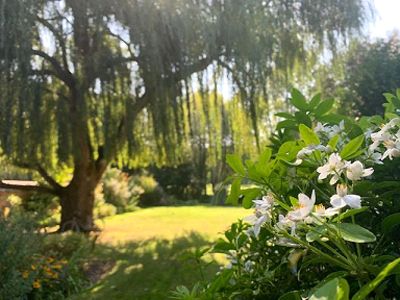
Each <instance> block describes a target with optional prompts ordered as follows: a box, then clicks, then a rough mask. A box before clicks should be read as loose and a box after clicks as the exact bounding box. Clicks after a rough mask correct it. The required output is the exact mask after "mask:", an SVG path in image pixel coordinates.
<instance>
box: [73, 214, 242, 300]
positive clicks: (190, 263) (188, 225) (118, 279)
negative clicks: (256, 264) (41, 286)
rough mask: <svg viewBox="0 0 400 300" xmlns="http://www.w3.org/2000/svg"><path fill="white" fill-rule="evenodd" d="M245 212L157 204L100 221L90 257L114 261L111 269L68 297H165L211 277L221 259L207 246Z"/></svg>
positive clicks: (77, 298) (76, 299) (76, 298)
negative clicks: (100, 229)
mask: <svg viewBox="0 0 400 300" xmlns="http://www.w3.org/2000/svg"><path fill="white" fill-rule="evenodd" d="M247 214H249V212H248V211H245V210H244V209H241V208H231V207H207V206H186V207H158V208H149V209H143V210H139V211H136V212H133V213H127V214H123V215H118V216H114V217H110V218H107V219H105V221H104V222H103V223H102V224H101V226H102V227H103V232H102V234H101V235H100V237H99V241H100V244H99V245H98V246H97V247H96V249H95V251H94V253H93V258H92V259H94V260H99V261H104V262H105V261H114V262H115V265H114V267H113V268H112V270H111V271H110V272H109V273H108V274H106V275H105V277H103V278H102V279H101V280H100V281H99V282H98V283H96V284H95V285H94V286H93V287H91V288H90V289H88V290H87V291H85V292H83V293H82V294H80V295H78V296H75V297H72V299H75V300H80V299H82V300H83V299H122V300H124V299H126V300H128V299H129V300H130V299H157V300H158V299H168V296H169V292H170V291H171V290H173V289H175V287H176V286H177V285H181V284H184V285H189V286H191V285H193V284H194V283H195V282H197V281H199V280H202V279H204V278H211V277H212V276H213V275H214V274H215V272H216V271H217V269H218V268H219V265H220V264H221V263H222V262H223V259H222V258H221V257H218V256H215V255H214V256H211V255H206V256H205V257H203V258H202V259H201V261H199V260H198V259H197V258H196V255H195V254H196V249H202V248H205V247H209V246H210V245H211V242H212V241H213V240H215V239H216V238H217V237H218V236H219V234H220V233H222V232H223V231H224V230H225V229H226V228H227V227H228V226H229V225H230V224H231V223H232V222H234V221H236V220H237V219H239V218H242V217H243V216H245V215H247Z"/></svg>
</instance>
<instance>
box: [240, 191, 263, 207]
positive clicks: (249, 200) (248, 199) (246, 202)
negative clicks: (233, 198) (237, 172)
mask: <svg viewBox="0 0 400 300" xmlns="http://www.w3.org/2000/svg"><path fill="white" fill-rule="evenodd" d="M241 194H242V195H244V198H243V203H242V205H243V207H244V208H246V209H247V208H251V207H252V206H253V200H254V199H256V198H257V197H258V196H260V194H261V189H259V188H250V189H246V190H242V191H241Z"/></svg>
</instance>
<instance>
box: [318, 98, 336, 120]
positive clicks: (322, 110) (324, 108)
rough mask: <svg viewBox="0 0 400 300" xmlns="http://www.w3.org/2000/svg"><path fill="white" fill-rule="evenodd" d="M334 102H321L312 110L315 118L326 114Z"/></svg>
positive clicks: (331, 100) (330, 100)
mask: <svg viewBox="0 0 400 300" xmlns="http://www.w3.org/2000/svg"><path fill="white" fill-rule="evenodd" d="M334 103H335V101H334V100H333V99H329V100H325V101H323V102H321V103H320V104H319V105H318V106H317V108H316V109H315V110H314V113H315V115H316V116H317V117H321V116H323V115H325V114H327V113H328V112H329V111H330V110H331V109H332V107H333V104H334Z"/></svg>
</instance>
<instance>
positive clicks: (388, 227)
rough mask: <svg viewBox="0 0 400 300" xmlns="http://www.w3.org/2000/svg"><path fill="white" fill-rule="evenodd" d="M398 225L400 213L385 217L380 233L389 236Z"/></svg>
mask: <svg viewBox="0 0 400 300" xmlns="http://www.w3.org/2000/svg"><path fill="white" fill-rule="evenodd" d="M399 225H400V213H395V214H392V215H390V216H387V217H386V218H385V219H383V221H382V231H383V233H384V234H390V233H391V232H392V231H393V229H395V228H396V227H397V226H399Z"/></svg>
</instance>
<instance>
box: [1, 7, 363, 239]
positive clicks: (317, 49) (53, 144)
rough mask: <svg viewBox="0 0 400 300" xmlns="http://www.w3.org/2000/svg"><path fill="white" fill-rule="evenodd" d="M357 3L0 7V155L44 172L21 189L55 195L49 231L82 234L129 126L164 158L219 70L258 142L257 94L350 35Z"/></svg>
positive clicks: (124, 151)
mask: <svg viewBox="0 0 400 300" xmlns="http://www.w3.org/2000/svg"><path fill="white" fill-rule="evenodd" d="M362 3H363V1H362V0H331V1H325V0H300V1H299V0H298V1H294V0H288V1H280V0H267V1H259V0H248V1H239V0H231V1H226V0H225V1H224V0H168V1H167V0H113V1H111V0H85V1H82V0H13V1H9V0H0V68H1V72H0V101H1V106H2V110H1V111H0V122H1V123H0V126H1V139H0V141H1V145H0V146H1V149H2V152H3V153H4V154H5V155H7V157H8V158H9V159H11V160H12V161H14V162H15V163H16V164H18V165H19V166H24V167H26V168H30V169H32V170H36V171H37V172H38V173H39V174H40V175H41V176H42V177H43V184H42V185H41V186H38V187H29V188H32V189H36V190H39V191H42V192H47V193H53V194H55V195H57V196H58V197H59V198H60V204H61V208H62V216H61V226H60V230H71V229H74V230H82V231H88V230H92V229H93V213H92V211H93V201H94V189H95V187H96V185H97V184H98V182H99V180H100V178H101V176H102V174H103V172H104V170H105V169H106V167H107V165H109V164H110V162H112V161H114V160H118V161H130V160H132V159H135V154H136V151H137V145H138V139H137V136H136V133H137V132H138V131H139V132H140V127H141V126H143V124H144V123H138V121H140V120H143V119H146V120H147V121H149V122H151V123H152V124H153V126H152V128H153V131H154V132H153V136H154V138H155V141H156V144H157V149H158V150H157V151H158V154H159V155H160V156H163V157H165V158H166V159H174V158H175V157H176V155H179V153H178V154H177V153H176V149H178V147H176V145H179V143H181V142H182V139H183V138H184V136H185V135H184V132H185V128H183V124H184V122H182V119H183V118H185V113H184V112H185V110H186V111H187V112H188V113H187V115H188V116H193V112H194V110H195V109H196V108H195V107H192V105H193V103H194V102H193V101H190V97H189V96H188V95H190V94H193V90H194V87H195V86H197V87H198V89H199V90H200V91H201V93H202V94H203V95H206V94H208V92H209V90H210V82H213V83H214V84H213V85H215V86H217V84H216V81H218V80H219V78H220V77H221V76H222V75H221V74H229V75H228V76H229V78H230V79H231V80H232V82H233V83H234V86H235V90H236V91H237V93H238V94H239V95H240V100H241V102H242V107H243V108H244V109H245V111H246V112H247V113H248V114H249V116H250V120H252V127H253V133H254V136H255V137H257V144H259V143H258V136H259V134H258V127H257V122H256V120H257V108H258V104H259V103H258V102H259V101H260V99H261V98H264V97H263V96H267V95H268V94H269V91H270V90H268V89H271V87H273V84H275V83H276V82H282V81H286V82H287V80H288V79H290V73H291V71H292V70H294V69H301V68H302V69H304V68H305V67H307V66H309V64H310V63H311V62H312V61H313V60H314V59H315V57H317V55H318V54H319V53H321V51H323V49H324V46H326V45H330V46H334V45H336V43H337V41H338V40H340V39H342V38H344V37H346V36H347V35H349V34H351V33H353V32H354V31H355V30H357V29H359V28H360V27H361V25H362V23H363V20H364V14H365V7H363V6H362ZM206 70H207V72H206ZM210 72H211V73H212V74H214V75H212V76H210V78H208V79H207V80H205V79H204V76H206V75H205V74H209V73H210ZM206 77H207V76H206ZM195 81H196V82H197V83H196V84H194V82H195ZM144 109H145V111H144V112H143V113H141V112H142V111H143V110H144ZM189 111H190V112H189ZM139 116H140V117H139ZM209 121H210V122H211V121H212V120H211V119H210V120H209ZM135 128H136V129H135ZM189 130H191V129H189ZM192 132H193V134H194V132H195V131H194V130H193V128H192ZM193 137H194V135H193ZM199 138H201V137H199ZM66 166H67V167H69V168H72V169H73V172H72V175H71V180H70V181H69V182H68V183H62V182H58V181H57V180H56V179H55V176H54V174H56V173H57V171H58V170H59V169H61V168H65V167H66ZM1 185H2V187H11V188H12V187H13V186H7V185H6V184H4V183H2V184H1Z"/></svg>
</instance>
